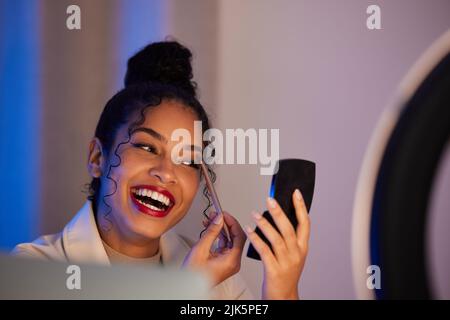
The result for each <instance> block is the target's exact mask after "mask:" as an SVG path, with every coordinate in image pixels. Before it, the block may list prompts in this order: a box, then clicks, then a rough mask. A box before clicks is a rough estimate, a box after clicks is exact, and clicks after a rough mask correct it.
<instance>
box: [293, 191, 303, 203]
mask: <svg viewBox="0 0 450 320" xmlns="http://www.w3.org/2000/svg"><path fill="white" fill-rule="evenodd" d="M294 195H295V197H296V198H297V200H302V194H301V193H300V190H298V189H295V191H294Z"/></svg>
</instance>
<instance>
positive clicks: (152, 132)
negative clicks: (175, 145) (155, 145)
mask: <svg viewBox="0 0 450 320" xmlns="http://www.w3.org/2000/svg"><path fill="white" fill-rule="evenodd" d="M136 132H145V133H147V134H148V135H150V136H152V137H154V138H155V139H157V140H159V141H161V142H164V143H167V139H166V138H165V137H164V136H163V135H162V134H160V133H159V132H157V131H155V130H153V129H151V128H146V127H139V128H136V129H134V130H133V131H132V132H131V135H133V134H135V133H136ZM183 149H190V150H191V151H198V152H202V148H201V147H199V146H196V145H193V144H191V145H185V146H183Z"/></svg>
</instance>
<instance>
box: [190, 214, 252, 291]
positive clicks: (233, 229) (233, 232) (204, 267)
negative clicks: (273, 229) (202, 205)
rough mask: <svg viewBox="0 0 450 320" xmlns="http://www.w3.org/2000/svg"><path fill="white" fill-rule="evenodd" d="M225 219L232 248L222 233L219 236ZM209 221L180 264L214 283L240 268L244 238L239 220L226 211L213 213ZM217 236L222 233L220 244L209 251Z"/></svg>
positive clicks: (214, 284) (216, 283)
mask: <svg viewBox="0 0 450 320" xmlns="http://www.w3.org/2000/svg"><path fill="white" fill-rule="evenodd" d="M222 217H223V218H222ZM224 220H225V223H226V224H227V226H228V229H229V231H230V237H231V240H232V242H233V246H232V247H231V248H227V247H225V246H224V241H223V238H222V237H223V235H221V230H222V228H223V224H224ZM210 221H211V223H209V222H206V223H204V225H205V227H207V229H206V231H205V233H204V235H203V236H202V237H201V238H200V240H199V241H198V242H197V243H196V244H195V245H194V246H193V247H192V249H191V250H190V251H189V253H188V255H187V256H186V258H185V259H184V262H183V267H187V268H192V269H196V270H199V271H202V272H205V273H206V274H207V275H208V276H209V278H210V280H211V281H212V285H213V286H216V285H218V284H219V283H221V282H222V281H224V280H225V279H227V278H229V277H231V276H232V275H234V274H236V273H237V272H238V271H239V270H240V268H241V256H242V250H243V249H244V244H245V240H246V238H247V237H246V235H245V233H244V230H242V228H241V226H240V225H239V222H238V221H237V220H236V219H235V218H234V217H233V216H231V215H230V214H229V213H227V212H223V214H219V215H216V216H215V218H214V219H212V220H210ZM219 235H220V236H221V238H220V241H219V246H218V247H217V249H214V250H213V251H212V250H211V247H212V245H213V243H214V241H215V240H216V239H217V237H219Z"/></svg>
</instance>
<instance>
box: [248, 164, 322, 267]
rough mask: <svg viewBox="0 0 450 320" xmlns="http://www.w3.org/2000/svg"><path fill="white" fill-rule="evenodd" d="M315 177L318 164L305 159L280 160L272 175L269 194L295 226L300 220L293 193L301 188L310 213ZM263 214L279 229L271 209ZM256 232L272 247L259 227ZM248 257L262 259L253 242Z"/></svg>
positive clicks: (295, 226)
mask: <svg viewBox="0 0 450 320" xmlns="http://www.w3.org/2000/svg"><path fill="white" fill-rule="evenodd" d="M315 179H316V164H315V163H314V162H311V161H308V160H303V159H283V160H279V161H278V171H277V173H276V174H274V175H273V176H272V183H271V185H270V191H269V195H270V197H272V198H274V199H275V200H277V202H278V203H279V205H280V207H281V208H282V209H283V211H284V213H285V214H286V216H287V217H288V219H289V221H290V222H291V223H292V225H293V227H294V228H297V225H298V221H297V216H296V214H295V208H294V204H293V202H292V193H293V192H294V190H295V189H299V190H300V192H301V193H302V196H303V199H304V200H305V205H306V209H307V210H308V213H309V212H310V209H311V204H312V199H313V194H314V184H315ZM263 216H264V217H265V218H266V219H267V220H268V221H269V222H270V223H271V224H272V225H273V226H274V228H275V229H276V230H277V231H279V230H278V228H277V226H276V224H275V221H273V219H272V216H271V215H270V213H269V211H264V213H263ZM255 232H256V233H257V234H258V235H259V236H260V237H261V239H263V240H264V242H265V243H267V245H269V247H270V248H271V249H272V246H271V245H270V242H269V240H268V239H267V238H266V237H265V236H264V234H263V233H262V231H261V230H260V229H259V228H258V227H257V228H256V229H255ZM247 257H249V258H252V259H255V260H261V257H260V256H259V253H258V252H257V251H256V250H255V248H254V247H253V245H252V244H251V243H250V245H249V247H248V250H247Z"/></svg>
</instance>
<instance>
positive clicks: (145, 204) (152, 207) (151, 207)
mask: <svg viewBox="0 0 450 320" xmlns="http://www.w3.org/2000/svg"><path fill="white" fill-rule="evenodd" d="M138 201H139V203H141V204H143V205H144V206H146V207H147V208H150V209H152V210H155V211H163V210H162V209H159V208H157V207H155V206H152V205H151V204H147V203H145V202H143V201H141V200H138Z"/></svg>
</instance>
